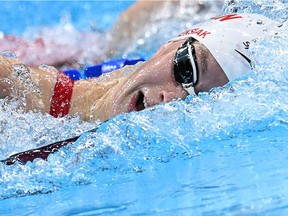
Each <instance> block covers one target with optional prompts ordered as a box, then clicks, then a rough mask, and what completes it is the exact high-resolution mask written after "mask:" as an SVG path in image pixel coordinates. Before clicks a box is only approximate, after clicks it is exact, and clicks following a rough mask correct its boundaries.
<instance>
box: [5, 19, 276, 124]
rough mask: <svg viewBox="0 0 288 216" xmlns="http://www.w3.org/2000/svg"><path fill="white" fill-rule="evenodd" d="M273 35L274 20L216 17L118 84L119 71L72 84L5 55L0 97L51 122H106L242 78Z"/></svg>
mask: <svg viewBox="0 0 288 216" xmlns="http://www.w3.org/2000/svg"><path fill="white" fill-rule="evenodd" d="M275 29H276V24H275V23H274V22H273V21H272V20H270V19H268V18H266V17H264V16H262V15H259V14H228V15H223V16H219V17H214V18H212V19H210V20H208V21H206V22H202V23H199V24H198V25H195V26H194V27H192V28H191V29H188V30H186V31H184V32H183V33H182V34H180V35H179V37H177V38H174V39H171V40H169V41H168V42H167V43H165V44H164V45H162V46H161V47H160V49H159V50H158V51H157V52H156V53H155V54H154V55H153V56H152V57H151V58H150V59H149V60H147V61H146V62H144V63H143V64H142V65H141V66H140V67H135V69H134V71H133V72H132V73H131V74H128V75H125V76H122V77H120V78H119V76H121V73H124V72H123V70H121V69H120V70H117V71H114V72H112V74H111V77H112V78H111V80H110V81H109V82H101V81H99V80H98V79H87V80H79V81H72V80H71V79H70V78H69V77H67V76H66V75H65V74H64V73H62V72H59V71H58V70H57V69H56V68H53V67H48V66H46V67H44V66H42V67H40V68H31V67H26V66H25V65H23V64H21V62H19V60H18V59H17V58H13V56H12V58H11V56H8V57H7V55H6V54H5V53H4V54H3V55H2V56H1V57H0V87H1V89H0V97H1V98H15V97H17V98H21V97H25V103H23V106H24V107H25V109H26V110H33V111H40V112H46V113H50V114H51V115H53V116H54V117H63V116H65V115H71V116H77V115H79V116H80V117H81V118H82V119H83V120H86V121H96V120H101V121H105V120H107V119H110V118H111V117H113V116H116V115H117V114H120V113H127V112H131V111H141V110H143V109H146V108H149V107H152V106H154V105H157V104H160V103H166V102H170V101H172V100H177V99H185V98H186V97H187V96H188V95H189V94H190V95H198V94H199V93H200V92H208V91H210V90H211V89H212V88H214V87H219V86H223V85H225V84H226V83H228V82H229V81H233V80H235V79H237V78H239V77H241V76H243V75H244V74H246V73H248V72H249V71H250V69H251V66H252V64H253V62H251V59H250V57H249V44H250V43H251V42H252V41H253V40H256V39H258V38H263V37H266V36H269V35H271V34H272V33H273V31H274V30H275ZM275 31H276V30H275ZM130 70H131V69H130ZM113 76H114V77H116V78H113Z"/></svg>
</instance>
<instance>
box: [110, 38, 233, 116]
mask: <svg viewBox="0 0 288 216" xmlns="http://www.w3.org/2000/svg"><path fill="white" fill-rule="evenodd" d="M184 42H185V40H180V41H176V42H169V43H167V44H164V45H163V46H162V47H161V48H160V49H159V50H158V51H157V52H156V53H155V54H154V55H153V56H152V57H151V58H150V59H149V60H148V61H146V62H145V63H143V64H142V65H141V67H139V68H138V69H137V70H136V71H135V72H134V73H132V74H131V75H129V76H128V77H127V79H125V81H124V82H122V83H120V84H119V85H118V86H115V87H116V89H114V91H113V92H115V95H114V96H113V97H112V100H111V103H112V104H111V106H109V108H108V110H107V115H108V116H107V117H108V118H110V117H112V116H115V115H117V114H120V113H125V112H131V111H140V110H143V109H145V108H148V107H151V106H154V105H157V104H160V103H165V102H170V101H172V100H176V99H185V97H186V96H187V95H188V93H187V92H186V91H185V90H184V89H183V88H182V85H181V84H180V83H178V82H177V81H176V80H175V78H174V67H173V59H174V55H175V53H176V51H177V49H178V48H179V46H181V44H183V43H184ZM193 45H194V47H195V52H196V58H197V62H198V68H199V75H198V82H197V84H196V85H195V86H194V90H195V93H196V94H198V93H199V92H201V91H209V90H210V89H211V88H213V87H216V86H222V85H224V84H226V83H227V82H228V78H227V77H226V75H225V74H224V72H223V71H222V69H221V67H220V66H219V65H218V63H217V62H216V61H215V59H214V58H213V56H212V55H211V54H210V52H209V51H208V50H207V49H206V48H205V47H204V46H203V45H202V44H201V43H199V42H197V41H196V42H195V43H194V44H193Z"/></svg>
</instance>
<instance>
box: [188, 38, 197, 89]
mask: <svg viewBox="0 0 288 216" xmlns="http://www.w3.org/2000/svg"><path fill="white" fill-rule="evenodd" d="M188 45H189V48H188V54H189V58H190V63H191V66H192V69H193V71H192V72H193V83H194V84H195V83H196V82H197V81H198V77H197V67H196V64H195V61H194V56H193V54H192V48H191V46H190V43H189V44H188Z"/></svg>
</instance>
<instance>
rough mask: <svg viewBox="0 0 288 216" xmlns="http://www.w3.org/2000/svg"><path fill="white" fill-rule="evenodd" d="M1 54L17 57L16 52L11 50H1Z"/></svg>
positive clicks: (7, 56) (11, 57) (12, 57)
mask: <svg viewBox="0 0 288 216" xmlns="http://www.w3.org/2000/svg"><path fill="white" fill-rule="evenodd" d="M1 56H3V57H6V58H10V59H14V58H17V56H16V54H15V53H14V52H12V51H3V52H1Z"/></svg>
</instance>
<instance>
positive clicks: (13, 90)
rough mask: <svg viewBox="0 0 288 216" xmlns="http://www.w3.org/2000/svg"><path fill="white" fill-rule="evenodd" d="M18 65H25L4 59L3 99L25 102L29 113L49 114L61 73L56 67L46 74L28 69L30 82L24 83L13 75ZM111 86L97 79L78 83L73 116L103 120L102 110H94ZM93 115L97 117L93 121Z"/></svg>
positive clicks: (0, 69) (0, 62) (0, 61)
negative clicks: (30, 111)
mask: <svg viewBox="0 0 288 216" xmlns="http://www.w3.org/2000/svg"><path fill="white" fill-rule="evenodd" d="M17 65H23V64H21V63H20V61H19V60H18V59H8V58H5V57H2V56H0V98H9V99H12V98H18V99H20V100H21V99H22V98H24V100H23V107H24V108H25V110H26V111H28V110H32V111H35V112H39V111H40V112H42V113H49V112H50V105H51V98H52V95H53V92H54V87H55V84H56V80H57V76H58V74H59V71H58V70H57V69H56V68H54V67H49V68H46V70H43V69H40V68H32V67H26V66H25V67H26V68H27V69H28V75H29V78H28V79H27V80H24V81H23V80H21V79H20V78H21V77H20V76H17V75H15V74H13V67H14V68H15V66H17ZM23 66H24V65H23ZM110 83H111V82H105V83H99V82H97V80H95V79H88V80H78V81H75V82H74V88H73V93H72V98H71V101H70V109H69V114H70V115H80V117H81V118H82V119H83V120H95V119H97V118H100V116H99V115H98V114H99V113H100V112H98V111H99V110H98V109H97V113H95V112H94V111H92V110H93V109H94V108H95V104H96V102H97V101H98V100H99V98H101V97H102V96H103V95H104V94H105V93H106V92H107V91H108V89H109V88H110ZM91 114H93V115H94V116H92V117H91ZM92 118H93V119H92ZM103 119H105V118H103Z"/></svg>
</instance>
